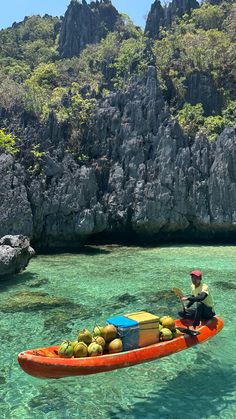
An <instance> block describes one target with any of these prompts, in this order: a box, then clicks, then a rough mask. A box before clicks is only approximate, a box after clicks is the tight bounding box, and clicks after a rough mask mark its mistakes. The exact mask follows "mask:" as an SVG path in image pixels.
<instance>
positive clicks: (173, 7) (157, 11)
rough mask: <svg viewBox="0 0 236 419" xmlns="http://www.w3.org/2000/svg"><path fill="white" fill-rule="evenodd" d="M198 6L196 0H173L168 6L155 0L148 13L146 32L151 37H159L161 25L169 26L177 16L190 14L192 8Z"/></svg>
mask: <svg viewBox="0 0 236 419" xmlns="http://www.w3.org/2000/svg"><path fill="white" fill-rule="evenodd" d="M198 7H199V3H198V2H197V1H196V0H172V2H170V3H169V4H168V5H166V6H162V5H161V2H160V0H155V1H154V3H153V4H152V6H151V10H150V12H149V14H148V18H147V22H146V26H145V33H146V34H147V35H148V36H149V37H150V38H153V39H158V38H159V33H160V28H161V27H164V28H169V27H170V26H171V24H172V22H173V21H174V20H175V18H176V17H182V16H183V15H184V14H185V13H188V14H190V13H191V10H193V9H197V8H198Z"/></svg>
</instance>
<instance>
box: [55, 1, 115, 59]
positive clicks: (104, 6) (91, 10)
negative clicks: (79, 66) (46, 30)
mask: <svg viewBox="0 0 236 419" xmlns="http://www.w3.org/2000/svg"><path fill="white" fill-rule="evenodd" d="M119 21H120V15H119V13H118V11H117V10H116V8H115V7H113V6H112V4H111V2H110V1H109V0H100V1H96V2H94V1H92V2H91V3H90V4H87V2H86V1H85V0H83V1H82V4H81V3H80V2H78V1H77V0H72V1H71V3H70V5H69V7H68V9H67V11H66V13H65V17H64V19H63V21H62V26H61V32H60V39H59V54H60V57H61V58H71V57H73V56H78V55H80V53H81V51H82V50H83V49H84V48H85V47H86V45H87V44H94V43H98V42H99V41H100V40H101V39H102V38H104V37H105V36H106V35H107V33H108V32H112V31H114V30H115V27H116V24H117V23H118V22H119Z"/></svg>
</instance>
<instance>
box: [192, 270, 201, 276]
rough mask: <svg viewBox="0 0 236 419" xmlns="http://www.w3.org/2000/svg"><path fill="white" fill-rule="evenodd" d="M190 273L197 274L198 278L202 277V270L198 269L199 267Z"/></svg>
mask: <svg viewBox="0 0 236 419" xmlns="http://www.w3.org/2000/svg"><path fill="white" fill-rule="evenodd" d="M190 275H194V276H197V277H198V278H201V277H202V273H201V271H198V270H197V269H196V270H194V271H192V272H191V274H190Z"/></svg>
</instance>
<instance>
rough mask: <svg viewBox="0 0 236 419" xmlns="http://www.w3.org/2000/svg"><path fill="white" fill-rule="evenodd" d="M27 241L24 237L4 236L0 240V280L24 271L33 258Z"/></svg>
mask: <svg viewBox="0 0 236 419" xmlns="http://www.w3.org/2000/svg"><path fill="white" fill-rule="evenodd" d="M34 254H35V252H34V249H33V248H32V247H31V246H30V242H29V239H28V238H27V237H24V236H20V235H19V236H4V237H2V238H1V239H0V278H1V277H4V276H6V275H12V274H16V273H19V272H20V271H22V270H24V269H25V268H26V266H27V265H28V263H29V260H30V259H31V258H32V256H34Z"/></svg>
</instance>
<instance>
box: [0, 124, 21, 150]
mask: <svg viewBox="0 0 236 419" xmlns="http://www.w3.org/2000/svg"><path fill="white" fill-rule="evenodd" d="M0 152H1V153H8V154H13V155H14V154H16V153H17V152H18V148H17V147H16V137H15V136H14V135H12V134H6V133H5V130H4V129H3V128H2V129H0Z"/></svg>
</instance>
